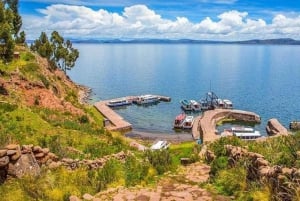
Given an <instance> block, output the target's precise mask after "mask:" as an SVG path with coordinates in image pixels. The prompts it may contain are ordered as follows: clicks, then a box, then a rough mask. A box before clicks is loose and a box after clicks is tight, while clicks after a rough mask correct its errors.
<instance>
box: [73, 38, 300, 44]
mask: <svg viewBox="0 0 300 201" xmlns="http://www.w3.org/2000/svg"><path fill="white" fill-rule="evenodd" d="M71 41H72V42H73V43H79V44H80V43H87V44H229V45H230V44H237V45H300V40H294V39H291V38H279V39H264V40H261V39H254V40H244V41H213V40H193V39H178V40H172V39H128V40H123V39H105V40H100V39H99V40H98V39H71Z"/></svg>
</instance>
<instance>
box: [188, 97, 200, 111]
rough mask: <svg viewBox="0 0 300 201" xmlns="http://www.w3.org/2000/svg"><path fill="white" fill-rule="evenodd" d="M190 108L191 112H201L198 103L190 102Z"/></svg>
mask: <svg viewBox="0 0 300 201" xmlns="http://www.w3.org/2000/svg"><path fill="white" fill-rule="evenodd" d="M190 102H191V106H192V110H194V111H195V112H198V111H201V104H200V103H198V102H197V101H195V100H191V101H190Z"/></svg>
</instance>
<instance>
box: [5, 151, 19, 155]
mask: <svg viewBox="0 0 300 201" xmlns="http://www.w3.org/2000/svg"><path fill="white" fill-rule="evenodd" d="M16 153H17V151H16V150H7V153H6V154H7V155H8V156H12V155H14V154H16Z"/></svg>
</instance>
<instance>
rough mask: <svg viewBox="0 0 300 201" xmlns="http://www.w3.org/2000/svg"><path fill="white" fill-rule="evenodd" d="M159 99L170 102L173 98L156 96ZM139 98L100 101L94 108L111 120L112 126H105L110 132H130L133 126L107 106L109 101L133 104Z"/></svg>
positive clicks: (127, 97) (128, 97) (130, 97)
mask: <svg viewBox="0 0 300 201" xmlns="http://www.w3.org/2000/svg"><path fill="white" fill-rule="evenodd" d="M155 96H157V97H158V98H159V100H160V101H163V102H170V101H171V98H170V97H168V96H161V95H155ZM138 97H139V96H126V97H121V98H116V99H111V100H105V101H100V102H97V103H95V104H94V107H95V108H96V109H97V110H98V111H99V112H100V113H101V114H102V115H103V116H104V117H105V118H107V119H108V120H109V122H110V125H108V126H105V128H106V129H108V130H110V131H128V130H131V129H132V125H131V124H130V123H128V122H127V121H125V120H124V119H123V117H121V116H120V115H119V114H117V113H116V112H115V111H113V109H111V108H110V107H109V106H107V103H108V102H109V101H113V100H118V99H127V100H130V101H132V102H134V101H135V100H137V99H138Z"/></svg>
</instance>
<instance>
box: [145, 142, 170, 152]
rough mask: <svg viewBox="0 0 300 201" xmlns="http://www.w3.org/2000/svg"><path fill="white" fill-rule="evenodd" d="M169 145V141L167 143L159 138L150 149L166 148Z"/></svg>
mask: <svg viewBox="0 0 300 201" xmlns="http://www.w3.org/2000/svg"><path fill="white" fill-rule="evenodd" d="M169 146H170V143H168V142H167V141H165V140H159V141H157V142H155V143H154V144H152V145H151V147H150V149H151V150H161V149H167V148H168V147H169Z"/></svg>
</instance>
